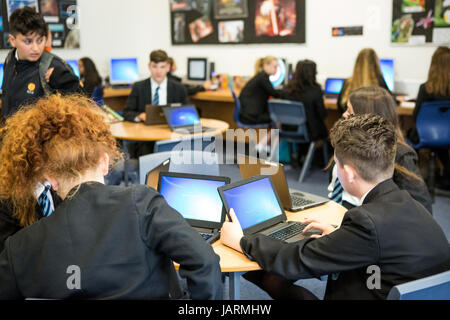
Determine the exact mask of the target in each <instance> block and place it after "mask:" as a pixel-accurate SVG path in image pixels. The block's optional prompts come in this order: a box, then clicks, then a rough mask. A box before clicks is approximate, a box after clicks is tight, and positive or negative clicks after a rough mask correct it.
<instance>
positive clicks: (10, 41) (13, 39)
mask: <svg viewBox="0 0 450 320" xmlns="http://www.w3.org/2000/svg"><path fill="white" fill-rule="evenodd" d="M8 40H9V43H10V44H11V46H12V47H13V48H15V47H16V38H15V37H14V36H13V35H12V34H8Z"/></svg>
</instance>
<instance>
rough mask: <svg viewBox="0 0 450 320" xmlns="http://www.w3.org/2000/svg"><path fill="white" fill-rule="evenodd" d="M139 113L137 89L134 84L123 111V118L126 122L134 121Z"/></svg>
mask: <svg viewBox="0 0 450 320" xmlns="http://www.w3.org/2000/svg"><path fill="white" fill-rule="evenodd" d="M140 113H141V112H139V89H138V88H137V86H136V84H134V85H133V87H132V89H131V93H130V95H129V96H128V98H127V102H126V104H125V109H124V110H123V117H124V118H125V120H127V121H134V120H135V118H136V117H137V116H138V115H139V114H140Z"/></svg>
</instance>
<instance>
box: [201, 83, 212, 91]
mask: <svg viewBox="0 0 450 320" xmlns="http://www.w3.org/2000/svg"><path fill="white" fill-rule="evenodd" d="M202 86H203V88H205V90H209V89H211V81H205V82H203V84H202Z"/></svg>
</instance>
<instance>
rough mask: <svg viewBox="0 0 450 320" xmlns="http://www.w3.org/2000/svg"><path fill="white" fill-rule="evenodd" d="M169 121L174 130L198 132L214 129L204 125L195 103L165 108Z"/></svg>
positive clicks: (178, 131)
mask: <svg viewBox="0 0 450 320" xmlns="http://www.w3.org/2000/svg"><path fill="white" fill-rule="evenodd" d="M163 111H164V115H165V117H166V120H167V123H168V124H169V127H170V129H171V130H172V131H173V132H177V133H196V132H199V133H200V132H205V131H210V130H214V129H211V128H208V127H202V124H201V122H200V117H199V115H198V113H197V109H196V108H195V106H193V105H185V106H181V107H176V108H174V107H165V108H163Z"/></svg>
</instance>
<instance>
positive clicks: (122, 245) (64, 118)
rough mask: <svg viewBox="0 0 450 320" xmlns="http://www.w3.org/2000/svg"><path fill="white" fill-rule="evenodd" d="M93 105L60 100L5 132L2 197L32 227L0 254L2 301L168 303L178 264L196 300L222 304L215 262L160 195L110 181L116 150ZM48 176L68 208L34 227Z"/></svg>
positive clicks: (19, 118)
mask: <svg viewBox="0 0 450 320" xmlns="http://www.w3.org/2000/svg"><path fill="white" fill-rule="evenodd" d="M96 109H97V108H96V107H95V106H94V105H93V103H92V102H91V101H90V100H88V99H86V98H83V97H77V96H75V97H61V96H60V95H54V96H51V97H49V98H46V99H41V100H39V101H38V102H37V103H36V104H35V105H34V106H31V107H29V108H26V109H24V110H23V111H20V112H18V113H17V114H15V115H14V116H13V117H11V119H10V120H9V121H8V122H7V124H6V127H4V128H2V130H1V132H0V134H1V135H2V137H3V140H2V145H1V147H0V155H1V157H2V159H5V161H2V162H1V163H0V177H1V181H0V194H1V195H2V196H5V197H7V198H8V199H12V203H13V204H14V214H15V216H16V217H18V218H19V220H20V221H22V220H23V221H25V222H27V223H28V224H31V225H30V226H29V227H28V228H25V229H23V230H20V231H19V232H17V233H16V234H15V235H13V236H11V237H9V238H8V239H7V240H6V243H5V249H4V251H3V252H2V253H1V254H0V299H23V298H27V297H28V298H29V297H32V298H46V299H68V298H78V299H169V298H170V297H171V296H170V293H171V291H170V288H171V285H173V283H171V281H170V279H173V278H171V276H172V275H173V274H174V272H175V271H174V268H173V261H175V262H178V263H179V264H180V275H181V277H185V278H187V284H188V288H189V290H190V293H191V298H192V299H216V298H219V299H220V298H221V297H222V282H221V272H220V266H219V257H218V256H217V255H216V254H215V253H214V251H213V250H212V248H211V246H210V245H209V244H207V243H206V242H205V241H204V240H203V239H202V238H201V236H200V235H199V234H198V232H197V231H195V230H194V229H192V228H191V227H190V226H189V224H188V223H187V222H186V221H185V220H184V219H183V217H182V216H181V215H180V214H179V213H178V212H176V211H175V210H173V209H172V208H170V207H169V206H168V205H167V203H166V202H165V200H164V199H163V198H162V197H161V195H159V194H158V193H157V192H156V191H155V190H153V189H151V188H149V187H147V186H144V185H137V186H132V187H114V186H105V185H104V180H103V179H104V176H105V175H106V174H107V172H108V168H109V166H110V164H112V163H114V161H115V159H116V158H118V157H119V152H118V150H117V146H116V141H115V139H114V137H113V136H112V135H111V132H110V130H109V127H108V125H107V124H106V123H104V121H103V116H102V115H101V114H99V113H98V111H97V110H96ZM23 126H26V127H27V128H29V129H28V130H27V132H26V133H25V132H24V131H23ZM16 145H21V146H24V148H16ZM6 155H8V157H5V156H6ZM43 180H48V181H50V182H51V185H52V187H53V188H54V189H55V190H56V191H57V193H58V194H59V195H60V197H61V198H62V199H63V202H62V203H61V204H60V205H59V206H58V207H57V208H56V210H55V212H54V213H53V214H52V215H51V216H49V217H47V218H45V219H41V220H40V221H39V222H36V221H35V219H36V217H35V215H34V208H33V205H34V202H33V201H34V198H33V197H34V195H33V192H34V190H33V188H31V187H30V186H32V185H35V184H36V183H37V182H42V181H43ZM33 222H35V223H33ZM75 270H76V271H75ZM75 272H77V276H78V279H79V280H78V281H75V280H74V281H70V280H71V278H73V279H74V277H71V276H72V275H74V274H75ZM77 283H78V284H77Z"/></svg>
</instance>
